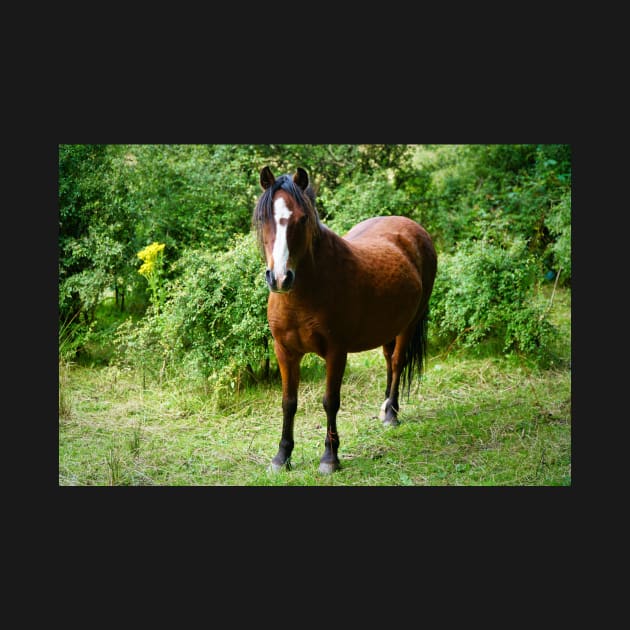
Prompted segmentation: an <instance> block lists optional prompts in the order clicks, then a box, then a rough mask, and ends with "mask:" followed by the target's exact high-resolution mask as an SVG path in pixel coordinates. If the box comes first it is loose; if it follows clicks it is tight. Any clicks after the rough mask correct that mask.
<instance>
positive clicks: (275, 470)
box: [267, 459, 291, 474]
mask: <svg viewBox="0 0 630 630" xmlns="http://www.w3.org/2000/svg"><path fill="white" fill-rule="evenodd" d="M283 468H286V469H287V470H291V459H287V461H286V462H284V463H283V464H278V463H277V462H274V461H273V460H271V464H269V466H268V467H267V471H268V472H270V473H274V474H275V473H279V472H280V471H281V470H282V469H283Z"/></svg>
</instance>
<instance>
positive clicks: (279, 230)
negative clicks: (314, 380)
mask: <svg viewBox="0 0 630 630" xmlns="http://www.w3.org/2000/svg"><path fill="white" fill-rule="evenodd" d="M260 184H261V186H262V188H263V191H264V192H263V193H262V195H261V196H260V199H259V200H258V203H257V204H256V208H255V210H254V214H253V224H254V226H255V228H256V231H257V234H258V238H259V242H260V245H261V248H262V250H263V252H264V256H265V258H266V261H267V271H266V279H267V284H268V285H269V289H270V294H269V301H268V305H267V318H268V320H269V327H270V329H271V333H272V335H273V339H274V350H275V353H276V357H277V359H278V365H279V367H280V374H281V376H282V413H283V421H282V438H281V440H280V446H279V449H278V453H277V455H276V456H275V457H274V458H273V460H272V461H271V469H272V470H274V471H278V470H280V469H281V468H282V467H283V466H286V467H287V469H290V468H291V463H290V457H291V452H292V450H293V444H294V442H293V420H294V417H295V412H296V410H297V395H298V384H299V380H300V362H301V360H302V357H303V356H304V355H305V354H306V353H308V352H314V353H316V354H318V355H319V356H320V357H322V358H323V359H324V360H325V361H326V393H325V395H324V401H323V402H324V409H325V411H326V418H327V424H328V428H327V432H326V439H325V441H324V447H325V450H324V454H323V456H322V458H321V460H320V465H319V471H320V472H322V473H332V472H333V471H335V470H337V469H338V468H339V467H340V464H339V458H338V457H337V450H338V448H339V436H338V434H337V411H338V410H339V405H340V390H341V382H342V379H343V373H344V370H345V367H346V359H347V355H348V353H349V352H361V351H362V350H369V349H371V348H376V347H378V346H382V347H383V354H384V355H385V361H386V363H387V387H386V389H385V402H384V403H383V404H382V406H381V413H380V418H381V420H382V421H383V422H384V423H385V424H386V425H397V424H398V423H399V422H398V410H399V406H398V395H399V391H400V389H401V386H402V389H403V391H404V389H405V387H406V389H407V394H408V392H409V386H410V383H411V377H412V375H413V373H414V372H416V373H417V374H418V375H420V373H421V371H422V363H423V359H424V357H425V352H426V318H427V311H428V302H429V297H430V296H431V290H432V289H433V280H434V278H435V273H436V269H437V256H436V253H435V249H434V247H433V243H432V242H431V238H430V236H429V235H428V233H427V232H426V230H425V229H424V228H422V227H421V226H420V225H418V224H417V223H416V222H414V221H412V220H410V219H407V218H405V217H392V216H389V217H375V218H372V219H367V220H366V221H362V222H361V223H359V224H358V225H356V226H355V227H353V228H352V229H351V230H350V232H348V234H346V235H345V237H343V238H342V237H340V236H337V235H336V234H335V233H333V232H332V231H331V230H329V229H328V228H327V227H326V226H325V225H323V224H322V223H321V222H320V220H319V215H318V214H317V210H316V208H315V194H314V192H313V189H312V188H311V186H310V185H309V179H308V175H307V173H306V171H305V170H304V169H302V168H298V169H297V172H296V173H295V175H294V176H293V177H291V176H290V175H281V176H280V177H278V179H276V178H275V177H274V176H273V174H272V172H271V170H270V169H269V167H265V168H263V169H262V171H261V172H260Z"/></svg>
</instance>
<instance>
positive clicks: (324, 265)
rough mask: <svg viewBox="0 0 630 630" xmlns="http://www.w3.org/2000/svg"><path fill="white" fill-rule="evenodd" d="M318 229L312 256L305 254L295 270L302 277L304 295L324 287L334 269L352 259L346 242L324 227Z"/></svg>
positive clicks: (321, 225)
mask: <svg viewBox="0 0 630 630" xmlns="http://www.w3.org/2000/svg"><path fill="white" fill-rule="evenodd" d="M319 227H320V232H319V235H318V238H317V240H316V241H315V243H314V244H313V251H312V254H309V253H307V254H306V255H305V256H304V257H303V258H302V260H301V261H300V264H299V266H298V269H297V270H296V271H297V272H298V273H299V275H300V276H302V277H303V281H302V282H301V283H300V284H301V285H302V287H303V288H304V292H305V293H311V292H312V291H313V290H315V289H316V288H317V287H319V286H324V285H325V282H326V277H327V276H328V275H329V274H331V273H335V270H336V269H339V267H340V266H341V265H343V264H344V262H347V261H348V260H349V259H350V258H351V257H352V250H351V248H350V246H349V245H348V243H347V241H345V240H344V239H343V238H341V236H338V235H337V234H335V233H334V232H333V231H332V230H330V229H329V228H327V227H326V226H325V225H323V224H320V226H319ZM296 289H298V285H296Z"/></svg>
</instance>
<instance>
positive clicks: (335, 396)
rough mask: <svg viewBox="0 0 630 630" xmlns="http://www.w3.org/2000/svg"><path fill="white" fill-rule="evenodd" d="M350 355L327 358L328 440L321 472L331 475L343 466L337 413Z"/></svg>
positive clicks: (325, 444)
mask: <svg viewBox="0 0 630 630" xmlns="http://www.w3.org/2000/svg"><path fill="white" fill-rule="evenodd" d="M347 357H348V355H347V354H346V353H344V352H341V353H337V354H334V353H331V354H329V355H328V356H327V357H326V393H325V394H324V410H325V411H326V421H327V422H326V424H327V426H326V439H325V440H324V454H323V455H322V458H321V459H320V461H319V472H320V473H324V474H330V473H333V472H335V470H339V468H341V464H340V463H339V458H338V457H337V449H338V448H339V435H338V434H337V412H338V411H339V406H340V404H341V381H342V379H343V373H344V370H345V369H346V359H347Z"/></svg>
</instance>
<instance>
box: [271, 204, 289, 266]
mask: <svg viewBox="0 0 630 630" xmlns="http://www.w3.org/2000/svg"><path fill="white" fill-rule="evenodd" d="M273 216H274V218H275V220H276V240H275V241H274V243H273V251H272V253H271V257H272V259H273V271H274V275H275V276H276V278H284V276H285V275H286V273H287V261H288V260H289V244H288V243H287V224H288V219H289V217H290V216H291V210H289V208H288V207H287V204H286V203H285V201H284V199H283V198H282V197H278V198H277V199H276V200H275V201H274V202H273ZM283 219H284V220H283Z"/></svg>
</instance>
